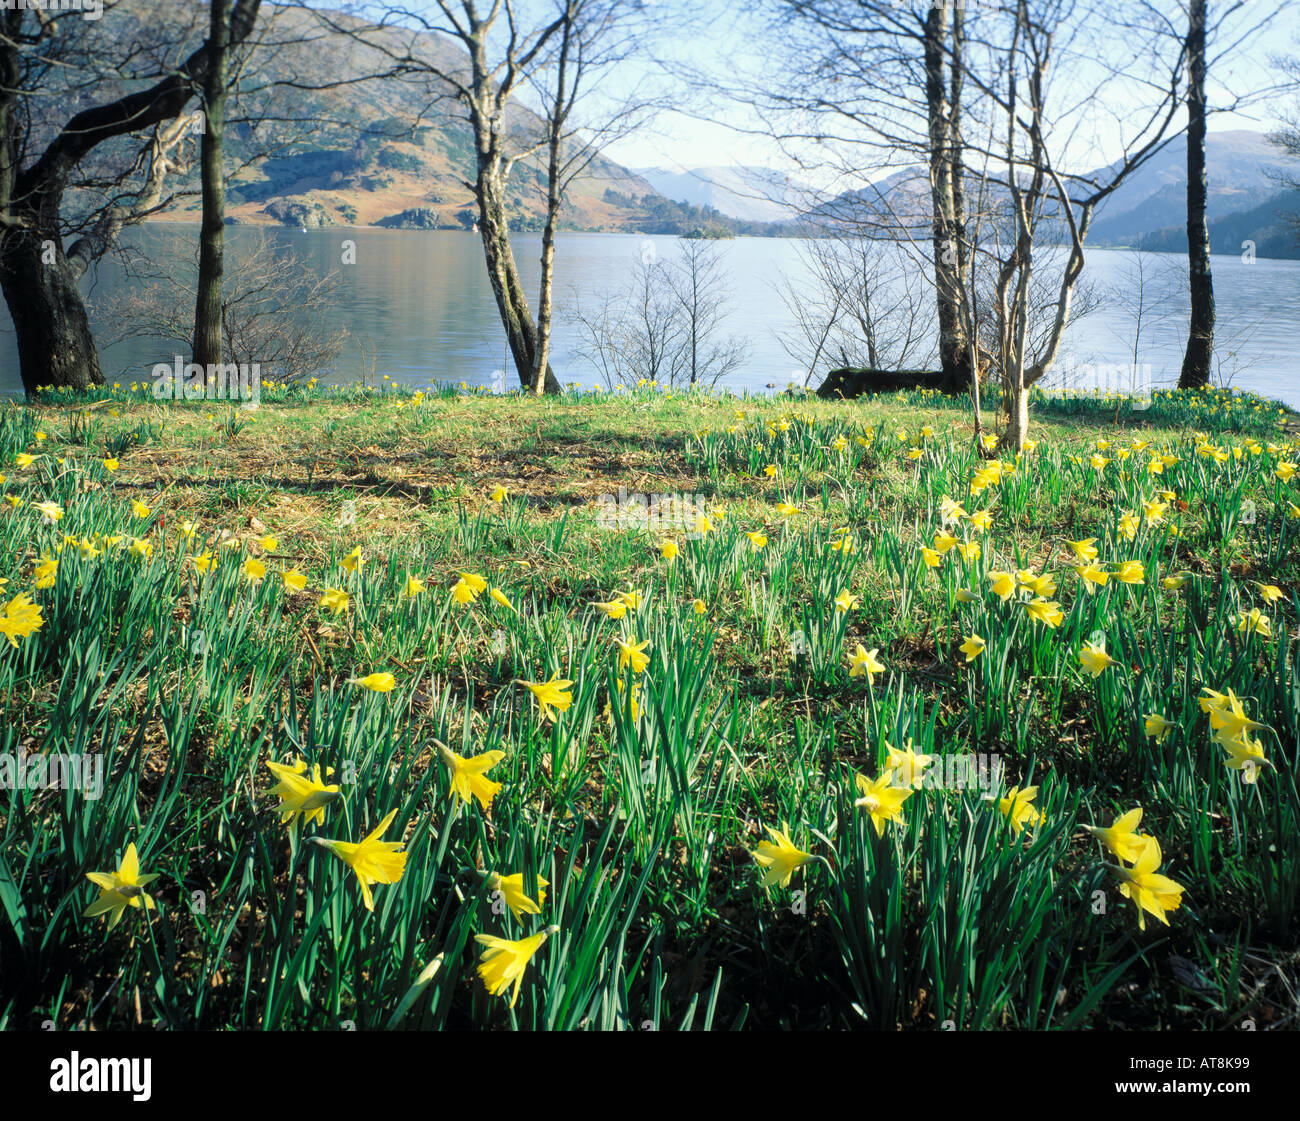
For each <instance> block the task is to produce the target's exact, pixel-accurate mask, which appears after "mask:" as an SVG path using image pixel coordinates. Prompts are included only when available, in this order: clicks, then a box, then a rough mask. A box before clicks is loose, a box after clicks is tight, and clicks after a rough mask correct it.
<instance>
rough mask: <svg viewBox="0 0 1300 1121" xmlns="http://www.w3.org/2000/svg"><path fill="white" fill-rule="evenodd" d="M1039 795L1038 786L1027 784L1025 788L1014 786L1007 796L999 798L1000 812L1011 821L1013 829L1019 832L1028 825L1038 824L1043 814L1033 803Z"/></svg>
mask: <svg viewBox="0 0 1300 1121" xmlns="http://www.w3.org/2000/svg"><path fill="white" fill-rule="evenodd" d="M1037 797H1038V787H1036V786H1026V787H1025V788H1024V789H1023V790H1022V789H1021V788H1020V787H1018V786H1013V787H1012V788H1011V789H1010V790H1008V791H1007V793H1006V797H1005V798H1000V799H998V812H999V813H1000V814H1002V816H1003V817H1005V818H1006V819H1007V820H1008V821H1010V822H1011V829H1012V831H1013V832H1014V833H1017V834H1019V833H1020V832H1021V830H1023V829H1024V828H1025V827H1026V826H1033V825H1037V824H1038V823H1039V822H1041V821H1042V820H1043V815H1042V814H1041V813H1039V812H1038V810H1036V809H1034V807H1033V805H1031V803H1032V802H1033V800H1034V799H1035V798H1037Z"/></svg>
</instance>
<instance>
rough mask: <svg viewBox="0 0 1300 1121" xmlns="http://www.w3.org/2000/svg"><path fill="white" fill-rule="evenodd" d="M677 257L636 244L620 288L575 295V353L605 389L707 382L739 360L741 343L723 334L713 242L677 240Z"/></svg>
mask: <svg viewBox="0 0 1300 1121" xmlns="http://www.w3.org/2000/svg"><path fill="white" fill-rule="evenodd" d="M681 246H682V249H681V256H680V258H679V259H678V260H677V261H673V262H662V261H659V260H658V259H657V256H656V254H655V253H654V252H653V246H652V245H648V246H647V247H646V248H645V249H643V251H642V254H641V258H640V262H639V264H638V265H637V266H636V268H635V269H634V271H633V274H632V279H631V280H630V281H629V282H628V284H627V285H625V286H624V287H622V288H617V289H614V290H612V291H603V292H601V293H600V294H599V295H597V296H595V298H594V303H593V302H592V296H591V294H588V295H587V297H586V300H585V302H584V299H583V297H582V296H579V297H578V298H576V299H575V302H574V307H573V310H572V318H573V321H574V324H575V326H576V327H577V332H578V343H577V346H576V353H577V356H578V357H579V358H581V359H583V360H584V361H586V362H587V363H588V364H589V365H590V366H591V367H592V368H593V369H594V370H595V371H596V373H597V374H599V376H600V377H601V379H602V380H603V381H604V382H605V385H606V386H607V387H609V388H611V389H612V388H613V387H614V386H615V385H620V384H621V385H627V386H632V385H637V384H638V383H641V382H656V383H657V384H659V385H666V386H679V385H686V386H697V385H703V386H713V385H716V384H717V383H718V382H719V381H720V380H721V379H722V378H724V377H726V376H727V375H728V374H730V373H734V372H735V370H736V369H738V368H739V367H740V365H741V364H743V362H744V361H745V358H746V356H747V354H748V347H747V346H746V344H745V342H744V340H742V339H740V338H738V337H736V336H734V335H727V334H725V333H724V330H725V321H726V316H727V300H726V293H725V290H724V287H723V286H724V284H725V282H726V277H725V275H724V274H723V273H722V271H721V268H720V260H719V257H718V254H717V252H716V250H715V249H714V248H713V247H712V246H708V245H704V244H702V243H701V242H699V241H698V240H696V239H683V240H682V242H681Z"/></svg>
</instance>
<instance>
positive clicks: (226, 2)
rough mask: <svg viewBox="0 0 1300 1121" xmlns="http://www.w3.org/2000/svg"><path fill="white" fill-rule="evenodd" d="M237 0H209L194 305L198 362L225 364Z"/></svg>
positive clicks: (198, 363)
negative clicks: (227, 172) (227, 161)
mask: <svg viewBox="0 0 1300 1121" xmlns="http://www.w3.org/2000/svg"><path fill="white" fill-rule="evenodd" d="M233 5H234V0H210V15H211V22H210V26H209V30H208V42H207V49H208V56H209V58H210V60H211V61H210V63H209V65H208V70H207V74H206V75H205V76H204V80H203V139H202V141H201V145H200V146H201V151H200V163H201V168H200V174H201V177H202V183H203V224H202V227H201V229H200V231H199V277H198V294H197V296H196V297H195V301H194V362H195V364H197V365H199V366H202V367H203V368H204V369H205V370H206V369H208V368H210V367H212V366H216V365H219V364H220V363H221V279H222V273H223V270H224V265H225V232H226V226H225V222H226V183H225V177H224V168H223V167H222V162H223V153H224V136H225V131H226V103H227V100H228V92H229V91H228V89H227V82H228V81H229V77H230V14H231V10H232V8H233Z"/></svg>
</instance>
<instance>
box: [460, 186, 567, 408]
mask: <svg viewBox="0 0 1300 1121" xmlns="http://www.w3.org/2000/svg"><path fill="white" fill-rule="evenodd" d="M474 193H475V195H476V196H477V198H478V206H479V223H478V228H479V234H480V236H481V238H482V241H483V256H484V259H485V260H486V262H487V270H488V280H489V282H490V283H491V285H492V294H493V295H494V296H495V297H496V301H497V310H498V311H499V312H500V315H501V326H502V327H503V328H504V330H505V333H506V341H507V342H508V343H509V345H510V355H511V357H512V358H513V359H514V362H515V369H516V371H518V374H519V384H520V385H522V386H523V387H524V388H525V389H529V388H530V387H531V386H532V384H533V368H534V365H535V359H536V355H537V325H536V323H534V322H533V313H532V311H531V310H530V309H529V307H528V297H527V296H526V295H525V294H524V286H523V283H522V282H521V281H520V279H519V266H518V265H517V264H516V263H515V255H514V250H513V249H511V247H510V227H509V224H508V222H507V220H506V214H505V183H504V180H503V179H502V178H501V175H500V173H499V172H496V171H494V170H493V169H492V168H491V167H488V168H484V167H482V166H480V170H479V175H478V179H477V182H476V184H475V191H474ZM543 388H544V390H545V392H547V393H559V392H560V383H559V381H558V380H556V377H555V374H554V372H553V371H552V370H551V368H550V367H549V366H547V367H546V380H545V382H544V384H543Z"/></svg>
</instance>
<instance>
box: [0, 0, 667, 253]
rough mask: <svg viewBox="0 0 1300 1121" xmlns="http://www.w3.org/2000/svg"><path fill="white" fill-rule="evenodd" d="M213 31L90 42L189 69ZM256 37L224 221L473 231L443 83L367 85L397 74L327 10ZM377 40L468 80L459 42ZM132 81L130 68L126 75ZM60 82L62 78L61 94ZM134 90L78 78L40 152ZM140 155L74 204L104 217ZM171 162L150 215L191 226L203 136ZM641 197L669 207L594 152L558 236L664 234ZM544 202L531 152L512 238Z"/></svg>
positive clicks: (123, 2) (104, 28)
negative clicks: (77, 118)
mask: <svg viewBox="0 0 1300 1121" xmlns="http://www.w3.org/2000/svg"><path fill="white" fill-rule="evenodd" d="M0 6H3V0H0ZM326 14H328V16H329V18H330V19H331V20H332V21H334V22H335V23H337V24H338V25H340V26H343V27H349V26H357V25H359V24H360V21H359V20H356V19H353V18H352V17H349V16H346V15H342V14H340V13H337V12H330V13H326ZM206 30H207V15H206V13H205V12H200V11H199V10H198V8H197V7H195V8H194V9H193V10H190V8H189V7H187V6H185V5H178V4H176V3H175V0H120V2H119V3H118V4H117V5H116V6H115V7H114V9H113V19H112V20H111V21H109V20H105V21H103V22H102V24H100V23H97V24H95V25H94V31H95V34H96V35H102V34H111V35H113V36H114V38H115V45H114V47H113V50H114V51H117V52H118V53H120V55H121V56H122V57H124V58H134V57H140V56H142V55H148V56H150V57H152V56H153V55H158V56H160V57H166V58H168V59H173V58H183V57H185V55H187V54H188V53H189V52H190V51H192V50H193V49H195V47H197V46H198V45H199V44H200V43H201V42H202V39H203V37H204V35H205V33H206ZM254 40H255V45H254V46H253V47H252V49H251V50H250V52H249V57H248V58H247V60H246V61H245V63H244V66H243V71H244V73H245V74H247V75H249V79H248V82H247V86H248V87H251V89H246V90H245V91H244V92H243V93H242V94H241V96H240V98H239V102H238V104H232V106H231V107H230V109H229V120H228V123H227V127H226V138H225V148H226V160H227V166H228V168H230V169H232V170H231V173H230V178H229V180H228V183H227V215H228V220H229V221H231V222H233V223H263V224H266V223H271V224H282V225H294V226H308V227H317V226H328V225H386V226H396V227H406V228H410V227H414V228H423V229H429V228H448V227H449V228H457V229H462V228H465V227H467V226H469V225H470V224H472V222H473V221H474V217H475V212H474V196H473V192H472V190H471V189H470V188H469V187H467V186H466V183H465V180H466V179H468V178H472V176H473V167H474V138H473V133H472V130H471V128H470V125H469V122H468V120H467V119H466V118H465V117H464V115H463V113H461V112H460V111H459V108H458V105H457V103H456V100H455V98H454V96H453V93H452V91H451V89H450V87H449V86H447V85H445V84H440V83H438V82H437V81H435V80H433V79H424V80H421V79H417V78H412V77H406V78H402V77H383V78H370V77H368V75H371V74H382V73H383V72H384V71H385V70H389V69H391V68H392V59H391V57H388V56H386V54H385V52H384V50H381V49H376V46H375V45H372V43H371V42H367V43H362V42H359V41H357V40H354V39H351V38H349V37H347V36H343V35H339V34H333V33H327V31H326V29H325V28H324V27H323V26H322V24H321V22H320V19H319V18H318V13H317V12H316V11H314V10H312V9H310V8H306V7H304V6H297V5H294V6H288V5H285V6H279V5H270V4H264V5H263V7H262V18H259V22H258V25H257V28H256V29H255V31H254ZM374 42H377V43H378V44H379V45H380V46H384V47H387V48H389V49H390V50H391V51H393V52H394V53H395V54H398V55H400V54H401V53H402V52H403V51H404V50H405V48H406V45H407V44H408V43H413V44H414V46H413V48H412V49H413V50H414V52H415V53H416V54H418V55H422V56H424V57H425V58H427V59H429V60H430V61H431V62H433V63H436V64H437V65H439V66H440V67H442V68H444V69H445V70H447V71H449V72H452V73H458V74H466V75H467V71H468V67H469V61H468V56H467V55H466V54H465V52H464V51H463V49H462V48H461V46H460V44H459V43H458V42H457V41H455V40H453V39H451V38H449V37H446V36H443V35H439V34H437V33H429V32H425V33H416V32H412V31H410V30H403V29H400V28H397V27H389V28H387V29H385V30H384V31H383V32H381V33H379V35H378V36H377V38H376V40H375V41H374ZM127 72H128V68H127V67H125V66H123V67H122V69H121V71H120V72H118V73H119V74H125V73H127ZM59 78H60V74H59V73H58V72H57V71H56V72H54V73H53V79H54V81H55V82H56V84H57V82H58V80H59ZM140 86H141V83H140V82H134V83H133V82H131V81H130V80H128V79H126V78H123V77H120V76H118V74H114V73H113V72H111V71H105V75H104V76H103V77H102V78H101V79H100V80H97V81H96V82H93V83H92V82H87V81H74V80H73V77H69V79H68V81H67V82H66V83H65V85H64V86H63V87H62V88H56V89H52V90H51V94H52V96H51V98H50V101H51V102H52V103H53V102H56V101H57V103H58V104H59V105H60V109H59V112H58V113H57V114H55V113H48V114H43V115H41V118H40V119H39V120H37V121H35V122H34V125H33V137H32V144H31V148H32V150H39V146H40V145H41V144H42V143H44V142H47V141H48V139H49V136H50V135H51V134H52V132H53V130H54V129H56V128H57V127H58V125H59V124H61V123H62V122H63V121H65V120H67V119H68V118H69V117H71V116H72V115H73V114H75V113H76V112H78V111H79V110H82V109H85V108H88V107H90V106H92V105H98V104H102V103H104V102H107V101H110V100H112V99H113V98H115V97H120V96H122V95H124V94H126V93H129V92H132V91H133V90H135V89H138V88H140ZM54 95H57V96H54ZM193 107H194V106H193V104H191V107H190V108H191V109H193ZM541 125H542V122H541V120H540V118H539V117H537V115H536V114H534V113H533V112H532V111H530V110H529V109H528V108H527V107H526V106H524V105H522V104H520V103H518V102H516V101H512V102H510V103H509V105H508V107H507V111H506V117H505V129H506V131H507V132H508V133H509V134H511V137H512V139H513V140H514V142H515V146H516V147H517V149H519V150H523V149H526V148H530V147H533V146H534V144H535V142H536V140H537V139H538V137H539V136H540V135H541ZM138 146H139V141H138V138H130V139H127V140H123V141H119V142H112V143H110V144H106V145H103V146H102V147H101V148H99V149H97V150H96V152H95V153H94V157H93V159H92V160H90V161H87V164H86V167H85V171H86V177H87V179H88V180H90V182H91V183H92V184H96V185H95V186H91V187H88V188H86V189H84V190H78V188H77V186H76V185H74V187H73V189H72V191H71V192H70V194H71V196H72V197H71V200H70V208H71V209H72V210H73V211H76V210H77V209H78V208H80V209H81V210H83V211H87V210H90V209H92V208H93V207H94V206H95V205H98V203H99V202H101V201H102V198H103V194H102V188H101V187H99V186H98V184H101V183H102V182H104V181H112V179H113V178H114V177H115V176H116V175H118V174H121V173H123V172H124V171H125V170H126V169H129V168H130V166H131V163H132V161H133V160H134V159H135V158H136V157H135V152H136V150H137V149H138ZM176 156H177V158H176V159H174V160H173V161H172V162H173V168H174V170H173V173H172V175H170V176H169V179H168V182H167V188H168V190H169V191H172V192H174V196H173V197H172V199H171V201H170V203H169V205H168V206H167V207H166V208H165V209H163V210H161V211H160V212H158V213H157V214H156V215H154V217H155V218H156V219H158V220H166V221H176V220H197V219H198V217H199V214H200V208H201V203H200V199H199V197H198V191H197V187H198V176H197V170H198V136H197V134H196V135H193V136H190V137H187V138H186V139H185V140H184V141H183V143H182V146H181V149H180V150H179V151H178V152H177V153H176ZM645 198H654V199H658V198H659V196H658V195H657V193H656V192H655V190H654V188H653V187H652V186H651V185H650V184H649V183H647V182H646V181H645V180H643V179H641V178H639V177H638V176H636V175H634V174H633V173H631V172H629V171H628V170H627V169H626V168H624V167H622V166H620V165H619V164H617V163H615V162H614V161H612V160H609V159H606V158H604V157H602V156H598V157H597V158H596V159H595V160H593V161H592V163H591V165H590V167H589V169H588V171H587V174H586V175H584V176H583V177H582V178H581V179H579V180H578V181H576V182H574V183H573V184H572V186H571V188H570V190H569V193H568V198H567V200H566V204H565V206H564V208H563V210H562V212H561V219H560V221H561V225H562V226H563V227H565V228H569V229H584V230H628V229H647V230H648V232H656V231H654V230H652V229H649V227H651V226H652V225H653V219H652V214H651V209H650V208H648V207H647V206H645V205H643V203H642V201H641V200H642V199H645ZM659 201H660V202H664V201H666V200H662V199H660V200H659ZM545 202H546V197H545V172H544V165H543V162H542V159H541V157H540V155H538V154H536V153H534V154H533V155H531V156H528V157H525V158H524V159H521V160H520V161H519V162H518V163H517V164H516V165H515V167H514V169H513V172H512V174H511V179H510V193H509V198H508V218H509V221H510V225H511V227H512V228H513V229H516V230H519V229H539V228H540V226H541V222H542V218H543V216H544V213H545Z"/></svg>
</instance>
